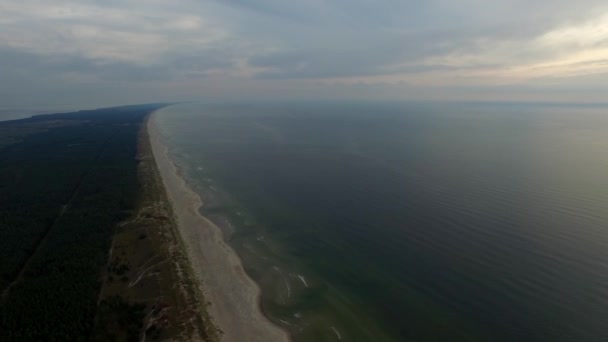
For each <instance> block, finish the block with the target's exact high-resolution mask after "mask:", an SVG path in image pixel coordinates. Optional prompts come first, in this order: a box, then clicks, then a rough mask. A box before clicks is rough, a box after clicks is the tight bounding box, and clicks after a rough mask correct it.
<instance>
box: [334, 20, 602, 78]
mask: <svg viewBox="0 0 608 342" xmlns="http://www.w3.org/2000/svg"><path fill="white" fill-rule="evenodd" d="M472 46H473V48H468V49H463V48H460V49H456V50H454V51H451V52H449V53H447V54H443V55H437V56H430V57H426V58H423V59H421V60H414V61H407V62H404V63H398V64H393V65H387V66H384V67H383V68H382V70H384V71H387V74H386V75H374V76H368V77H342V78H330V79H326V81H329V82H330V83H331V82H338V83H361V82H363V83H369V84H375V83H388V84H391V83H392V84H399V83H403V84H411V85H473V84H481V85H483V84H485V85H505V84H517V83H522V82H526V81H530V80H533V79H539V78H547V79H549V78H550V79H558V78H568V77H575V76H584V75H592V74H598V73H607V72H608V13H606V14H603V15H600V16H598V17H596V18H593V19H591V20H587V21H584V22H581V23H578V24H570V25H566V26H563V27H557V28H554V29H552V30H550V31H548V32H545V33H543V34H541V35H539V36H537V37H531V38H530V39H527V40H518V41H515V40H503V41H500V40H493V39H491V38H477V39H475V40H474V41H473V44H472ZM421 67H427V69H428V71H421V72H399V70H400V69H401V70H403V69H407V68H411V69H416V68H419V69H420V68H421ZM389 71H393V72H392V73H388V72H389Z"/></svg>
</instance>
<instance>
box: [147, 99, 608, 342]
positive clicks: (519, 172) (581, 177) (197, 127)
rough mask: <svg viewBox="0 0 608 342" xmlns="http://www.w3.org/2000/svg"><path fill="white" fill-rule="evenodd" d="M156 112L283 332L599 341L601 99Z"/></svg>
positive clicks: (604, 172)
mask: <svg viewBox="0 0 608 342" xmlns="http://www.w3.org/2000/svg"><path fill="white" fill-rule="evenodd" d="M160 113H161V114H160V115H159V117H158V118H159V123H160V126H161V129H162V131H163V134H164V135H165V136H166V139H167V143H168V145H169V147H170V150H171V153H172V155H173V157H174V159H175V161H176V163H177V164H178V165H179V166H180V167H181V168H183V170H184V172H185V175H186V177H187V179H188V181H189V183H190V184H191V185H192V186H193V188H194V189H195V190H196V191H197V192H199V193H200V194H201V195H202V196H203V198H204V199H205V200H206V202H207V205H206V207H205V208H204V209H203V212H204V214H205V215H207V216H209V217H211V218H212V219H213V220H214V221H215V222H217V223H218V224H219V225H220V226H222V227H223V229H224V230H225V233H226V238H227V239H228V240H229V242H230V244H231V245H232V246H233V247H234V248H235V249H236V250H237V252H238V253H239V254H240V255H241V257H242V259H243V261H244V263H245V266H246V268H247V271H248V272H249V274H250V275H251V277H252V278H253V279H255V280H256V281H257V282H258V283H259V284H260V285H261V287H262V289H263V298H262V299H263V300H262V307H263V310H264V312H265V313H266V314H267V315H268V316H269V317H270V318H271V319H272V320H273V321H274V322H276V323H277V324H278V325H281V326H282V327H284V328H286V329H288V330H289V331H290V332H291V333H292V334H293V336H294V339H295V340H296V341H338V340H342V341H409V340H413V341H460V340H480V341H608V108H606V107H577V106H550V105H543V106H531V105H405V104H403V105H398V104H352V103H351V104H349V103H342V104H337V103H333V104H298V105H295V104H291V105H288V104H284V105H277V104H275V105H261V104H252V105H243V104H240V105H204V104H182V105H176V106H172V107H168V108H166V109H164V110H162V111H161V112H160Z"/></svg>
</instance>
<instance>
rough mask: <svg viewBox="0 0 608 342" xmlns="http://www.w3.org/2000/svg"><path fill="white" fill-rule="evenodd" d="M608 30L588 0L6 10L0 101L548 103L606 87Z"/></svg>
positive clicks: (10, 6) (258, 2)
mask: <svg viewBox="0 0 608 342" xmlns="http://www.w3.org/2000/svg"><path fill="white" fill-rule="evenodd" d="M607 26H608V4H605V1H595V0H584V1H579V2H572V1H566V0H553V1H548V0H544V1H535V2H532V3H530V2H529V1H523V0H494V1H487V0H485V1H484V0H430V1H419V0H375V1H371V0H353V1H349V2H337V1H329V0H294V1H289V2H286V1H281V0H250V1H245V0H226V1H219V0H216V1H212V0H207V1H198V0H176V1H172V2H168V1H162V0H153V1H144V0H125V1H98V0H86V1H76V0H56V1H53V2H48V1H43V0H23V1H20V2H16V1H14V2H4V3H2V4H0V64H1V65H2V67H1V68H0V76H1V77H2V79H3V81H4V82H2V83H3V84H2V85H0V101H4V102H7V101H15V102H27V101H29V99H30V96H29V95H28V94H32V93H33V92H36V94H37V95H36V96H40V97H49V94H54V96H63V97H65V101H69V100H70V92H71V91H74V89H76V90H77V92H78V94H79V97H78V98H79V101H101V99H102V98H103V99H104V101H105V100H107V101H110V100H111V99H112V98H116V99H117V100H120V101H131V100H129V99H132V101H135V100H137V101H139V100H140V99H142V98H146V94H148V95H147V96H148V97H149V98H150V99H149V100H151V101H154V100H175V99H178V98H179V99H183V98H184V97H196V96H206V95H207V94H212V95H209V96H216V97H222V96H226V95H225V94H231V93H234V92H235V91H239V92H241V93H247V92H248V93H249V94H251V96H254V94H255V96H267V95H265V94H277V93H280V94H281V96H284V97H286V98H288V97H292V96H299V94H309V95H307V96H319V94H318V93H316V92H315V91H314V89H319V88H320V87H321V88H322V87H327V89H329V88H331V87H333V88H332V89H334V90H333V91H334V94H336V96H338V94H339V96H342V97H343V96H347V94H348V93H349V92H353V97H360V96H361V91H362V90H361V89H363V88H366V87H367V88H369V89H370V91H369V93H368V95H369V96H371V97H374V96H377V94H378V93H394V94H399V93H400V92H403V90H404V89H408V91H409V93H420V94H426V93H428V91H425V89H454V90H455V89H456V88H457V87H458V88H459V89H460V90H459V91H458V92H456V91H454V93H461V92H462V90H463V89H479V88H482V89H496V92H497V94H498V93H500V89H502V88H500V87H504V86H507V85H508V86H516V87H523V88H525V87H529V88H530V89H539V87H540V86H539V85H541V84H542V85H544V86H545V87H546V89H545V90H543V92H542V93H543V94H544V95H543V96H547V95H546V94H550V93H551V89H558V88H559V89H564V88H568V89H573V88H576V89H586V88H588V87H591V86H592V84H593V86H594V87H597V85H598V82H599V83H600V85H601V82H602V81H601V79H599V80H598V79H597V78H593V82H591V79H592V78H590V77H588V76H589V75H592V74H603V73H604V72H605V71H606V70H607V69H608V65H607V64H606V63H605V60H606V59H608V51H607V50H608V48H607V47H606V42H607V41H608V31H606V27H607ZM602 30H604V31H602ZM593 35H598V37H594V36H593ZM596 38H597V39H596ZM336 82H338V83H336ZM353 85H357V87H355V88H352V86H353ZM336 87H341V89H340V90H337V89H336ZM413 87H418V88H420V89H421V90H420V91H419V92H418V91H417V92H413V91H412V89H413ZM389 88H390V89H392V90H391V91H387V89H389ZM62 89H63V90H62ZM116 89H120V92H119V91H118V90H116ZM355 89H356V90H355ZM377 89H383V90H382V92H378V91H376V90H377ZM279 90H280V91H279ZM146 92H147V93H146ZM355 92H356V95H354V94H355ZM101 93H103V94H104V95H103V96H102V95H100V94H101ZM325 93H327V94H331V92H327V91H325ZM438 93H446V94H447V93H448V92H447V90H446V91H442V92H438ZM160 95H163V96H168V97H170V98H161V99H158V98H154V97H156V96H160ZM243 95H247V94H243ZM231 96H232V95H231ZM470 96H475V92H473V91H471V95H470ZM269 97H270V96H269Z"/></svg>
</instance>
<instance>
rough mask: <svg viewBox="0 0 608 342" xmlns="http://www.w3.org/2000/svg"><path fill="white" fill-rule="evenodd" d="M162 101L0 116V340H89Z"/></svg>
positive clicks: (132, 207)
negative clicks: (150, 118)
mask: <svg viewBox="0 0 608 342" xmlns="http://www.w3.org/2000/svg"><path fill="white" fill-rule="evenodd" d="M163 106H164V104H148V105H137V106H123V107H115V108H106V109H98V110H89V111H80V112H75V113H62V114H51V115H41V116H35V117H32V118H30V119H24V120H16V121H7V122H0V136H1V137H2V139H0V292H1V297H0V340H2V341H23V340H27V341H31V340H45V341H49V340H57V341H67V340H70V341H74V340H88V339H89V337H90V335H91V333H92V328H93V325H94V319H95V314H96V309H97V306H98V301H99V300H100V286H101V276H100V275H101V270H102V269H103V268H104V266H105V265H106V263H107V261H108V250H109V247H110V243H111V241H112V235H113V233H114V231H115V227H116V225H117V223H118V222H120V221H122V220H124V219H126V218H128V217H129V216H130V215H131V214H132V211H133V209H134V206H135V205H136V203H135V202H136V199H137V194H138V189H139V185H138V178H137V177H138V175H137V163H138V161H137V158H136V153H137V135H138V132H139V130H140V128H141V125H142V123H143V122H144V118H145V117H146V115H147V114H149V113H150V112H152V111H154V110H156V109H158V108H161V107H163ZM116 305H121V304H120V303H117V304H116ZM134 310H135V309H134Z"/></svg>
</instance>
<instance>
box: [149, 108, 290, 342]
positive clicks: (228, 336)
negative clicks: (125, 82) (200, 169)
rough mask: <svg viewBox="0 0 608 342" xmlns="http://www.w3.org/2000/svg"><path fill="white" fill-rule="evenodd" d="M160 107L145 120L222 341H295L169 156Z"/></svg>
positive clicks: (169, 194) (191, 259)
mask: <svg viewBox="0 0 608 342" xmlns="http://www.w3.org/2000/svg"><path fill="white" fill-rule="evenodd" d="M156 115H157V114H156V113H152V114H151V115H150V117H149V119H148V120H147V122H146V126H147V127H146V129H147V131H148V136H149V139H150V145H151V147H152V153H153V156H154V159H155V162H156V165H157V168H158V170H159V173H160V175H161V178H162V182H163V185H164V187H165V190H166V192H167V195H168V197H169V199H170V201H171V204H172V207H173V212H174V215H175V219H176V222H177V226H178V229H179V233H180V235H181V238H182V240H183V242H184V246H185V249H186V253H187V255H188V259H189V261H190V263H191V265H192V269H193V270H194V273H195V275H196V277H197V280H198V281H199V282H200V283H201V284H202V286H203V287H204V290H202V289H201V291H203V293H204V298H205V299H206V300H207V301H208V302H209V303H210V305H208V306H207V311H208V312H209V314H210V316H211V317H212V319H213V321H214V323H215V324H216V325H217V327H218V328H219V329H220V330H221V331H222V338H221V339H222V341H227V342H232V341H234V342H240V341H252V342H256V341H260V342H272V341H277V342H278V341H290V340H291V339H290V337H289V334H288V333H287V331H285V330H283V329H282V328H280V327H279V326H277V325H275V324H274V323H272V322H271V321H270V320H269V319H268V318H267V317H266V316H265V315H264V313H263V312H262V310H261V306H260V296H261V290H260V287H259V286H258V284H257V283H255V282H254V281H253V280H252V279H251V278H250V277H249V276H248V275H247V273H246V272H245V269H244V268H243V264H242V261H241V259H240V257H239V256H238V255H237V254H236V252H235V251H234V249H232V247H230V246H228V245H227V244H226V242H225V241H224V233H223V231H222V230H221V228H220V227H218V226H217V225H215V224H214V223H213V222H212V221H211V220H209V219H208V218H206V217H204V216H203V215H201V213H200V212H199V209H200V208H201V207H202V206H203V205H204V203H203V201H202V200H201V198H200V196H199V195H198V194H196V193H195V192H194V191H193V190H192V189H190V187H189V186H188V184H187V183H186V181H185V179H183V177H182V176H180V174H179V171H178V168H177V166H176V165H175V164H174V162H173V161H172V160H171V158H170V156H169V151H168V147H167V146H166V145H165V144H164V143H163V137H162V135H161V133H160V132H159V130H158V127H157V123H156Z"/></svg>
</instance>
